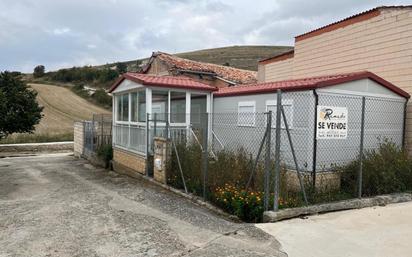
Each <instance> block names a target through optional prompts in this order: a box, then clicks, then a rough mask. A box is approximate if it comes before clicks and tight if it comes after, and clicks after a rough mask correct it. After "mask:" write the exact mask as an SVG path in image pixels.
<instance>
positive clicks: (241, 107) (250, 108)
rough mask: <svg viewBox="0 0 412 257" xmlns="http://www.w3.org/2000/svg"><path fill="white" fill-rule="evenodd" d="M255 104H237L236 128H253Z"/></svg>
mask: <svg viewBox="0 0 412 257" xmlns="http://www.w3.org/2000/svg"><path fill="white" fill-rule="evenodd" d="M255 110H256V106H255V102H254V101H253V102H239V104H238V116H237V125H238V126H247V127H253V126H255Z"/></svg>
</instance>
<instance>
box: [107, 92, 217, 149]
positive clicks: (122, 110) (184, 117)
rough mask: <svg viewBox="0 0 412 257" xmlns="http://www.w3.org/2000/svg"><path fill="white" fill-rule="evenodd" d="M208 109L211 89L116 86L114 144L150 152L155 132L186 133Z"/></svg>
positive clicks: (194, 127)
mask: <svg viewBox="0 0 412 257" xmlns="http://www.w3.org/2000/svg"><path fill="white" fill-rule="evenodd" d="M209 112H211V94H210V92H201V91H196V90H187V89H177V88H176V89H175V88H163V87H146V86H142V85H136V86H135V87H132V88H126V89H123V90H122V88H119V89H118V90H115V91H114V92H113V146H115V147H118V148H122V149H124V150H128V151H131V152H135V153H139V154H142V155H147V154H150V153H151V151H152V140H153V137H154V136H163V137H165V136H166V134H167V136H168V137H172V138H175V139H178V140H179V139H181V138H184V137H188V136H189V135H192V134H193V131H194V130H196V128H198V127H200V126H201V123H202V122H205V121H204V118H203V117H205V115H204V114H205V113H209ZM206 122H209V120H206Z"/></svg>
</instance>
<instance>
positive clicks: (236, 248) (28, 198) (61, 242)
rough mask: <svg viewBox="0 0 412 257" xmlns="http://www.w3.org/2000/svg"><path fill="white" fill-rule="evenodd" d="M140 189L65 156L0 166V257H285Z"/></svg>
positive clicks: (248, 234)
mask: <svg viewBox="0 0 412 257" xmlns="http://www.w3.org/2000/svg"><path fill="white" fill-rule="evenodd" d="M278 249H279V244H278V242H277V241H276V240H275V239H274V238H273V237H271V236H269V235H268V234H266V233H264V232H262V231H261V230H260V229H257V228H256V227H255V226H254V225H251V224H241V223H233V222H231V221H228V220H225V219H223V218H221V217H219V216H216V215H215V214H213V213H211V212H209V211H208V210H206V209H204V208H202V207H199V206H197V205H194V204H193V203H191V202H189V201H187V200H186V199H184V198H181V197H179V196H177V195H175V194H172V193H170V192H168V191H166V190H164V189H162V188H159V187H157V186H154V185H152V184H149V183H147V182H145V181H142V180H138V179H132V178H129V177H126V176H122V175H118V174H116V173H114V172H107V171H104V170H100V169H95V168H94V167H92V166H91V165H89V164H88V163H87V162H86V161H84V160H77V159H74V158H73V157H72V156H68V155H67V154H54V155H42V156H26V157H13V158H0V256H2V257H3V256H70V257H72V256H236V257H242V256H245V257H246V256H285V255H284V254H282V253H281V252H280V251H279V250H278Z"/></svg>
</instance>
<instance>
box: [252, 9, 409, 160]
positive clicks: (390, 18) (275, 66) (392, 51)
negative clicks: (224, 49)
mask: <svg viewBox="0 0 412 257" xmlns="http://www.w3.org/2000/svg"><path fill="white" fill-rule="evenodd" d="M364 70H367V71H370V72H373V73H374V74H376V75H378V76H379V77H382V78H383V79H385V80H387V81H389V82H390V83H392V84H394V85H396V86H398V87H399V88H401V89H403V90H405V91H406V92H408V93H411V92H412V5H408V6H381V7H377V8H373V9H371V10H368V11H365V12H362V13H359V14H356V15H353V16H350V17H348V18H346V19H343V20H340V21H337V22H334V23H332V24H329V25H326V26H323V27H321V28H317V29H315V30H312V31H310V32H307V33H305V34H302V35H298V36H296V37H295V46H294V50H292V51H289V52H287V53H283V54H281V55H277V56H274V57H271V58H267V59H264V60H261V61H260V62H259V67H258V80H259V82H269V81H281V80H290V79H299V78H304V77H308V76H320V75H329V74H336V73H347V72H356V71H364ZM407 112H408V118H407V122H406V124H407V126H406V132H407V133H406V145H407V146H408V147H409V148H408V149H409V151H410V152H411V153H412V122H411V117H412V116H411V114H412V106H411V105H408V109H407Z"/></svg>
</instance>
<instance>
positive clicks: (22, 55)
mask: <svg viewBox="0 0 412 257" xmlns="http://www.w3.org/2000/svg"><path fill="white" fill-rule="evenodd" d="M385 4H387V5H393V4H410V0H380V1H379V2H377V1H376V0H363V1H359V0H345V1H330V0H313V1H303V0H301V1H298V0H262V1H254V2H253V1H248V0H225V1H223V0H197V1H191V0H159V1H147V0H122V1H119V0H109V1H108V0H88V1H84V0H59V1H56V0H37V1H30V0H20V1H14V0H1V1H0V56H1V62H0V70H5V69H8V70H21V71H32V67H30V66H31V65H38V64H43V65H45V66H46V69H47V70H52V69H57V68H62V67H71V66H75V65H85V64H104V63H108V62H115V61H122V60H133V59H137V58H143V57H147V56H148V55H150V54H151V52H152V51H157V50H161V51H167V52H182V51H189V50H196V49H202V48H210V47H219V46H226V45H241V44H266V45H267V44H271V45H276V44H278V45H279V44H281V45H285V44H286V45H292V44H293V38H294V36H296V35H298V34H301V33H304V32H306V31H309V30H312V29H314V28H317V27H319V26H322V25H326V24H328V23H330V22H333V21H336V20H338V19H341V18H345V17H347V16H349V15H352V14H355V13H357V12H360V11H364V10H367V9H369V8H373V7H375V6H377V5H385Z"/></svg>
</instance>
